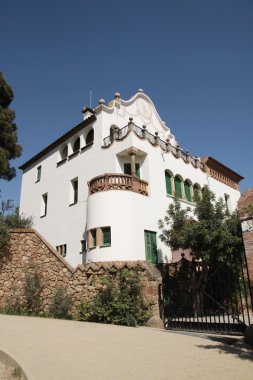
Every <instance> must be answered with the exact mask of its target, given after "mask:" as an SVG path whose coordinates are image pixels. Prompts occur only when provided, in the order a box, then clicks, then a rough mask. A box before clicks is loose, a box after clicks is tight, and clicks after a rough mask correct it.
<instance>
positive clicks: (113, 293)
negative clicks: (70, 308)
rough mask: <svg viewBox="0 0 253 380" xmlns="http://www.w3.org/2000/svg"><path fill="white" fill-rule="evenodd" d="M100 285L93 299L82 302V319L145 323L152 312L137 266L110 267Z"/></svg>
mask: <svg viewBox="0 0 253 380" xmlns="http://www.w3.org/2000/svg"><path fill="white" fill-rule="evenodd" d="M101 285H102V288H101V290H100V291H99V292H98V294H97V295H96V297H95V299H94V300H93V303H85V302H84V301H82V302H81V303H80V305H79V308H78V319H79V320H81V321H89V322H101V323H112V324H115V325H126V326H137V325H144V324H145V322H146V321H147V320H148V318H149V317H150V315H149V311H148V306H147V304H146V302H145V300H144V298H143V296H142V293H141V289H142V285H141V282H140V278H139V270H138V268H136V269H131V270H130V269H122V270H120V271H119V272H116V271H109V273H108V274H107V275H105V276H103V277H102V279H101Z"/></svg>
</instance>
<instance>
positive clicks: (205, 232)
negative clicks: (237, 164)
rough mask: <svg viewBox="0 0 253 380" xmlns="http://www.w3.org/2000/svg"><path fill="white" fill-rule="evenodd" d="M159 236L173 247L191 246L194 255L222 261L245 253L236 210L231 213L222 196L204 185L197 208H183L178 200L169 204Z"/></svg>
mask: <svg viewBox="0 0 253 380" xmlns="http://www.w3.org/2000/svg"><path fill="white" fill-rule="evenodd" d="M158 223H159V228H160V229H161V234H160V239H161V240H162V241H163V242H164V243H165V244H166V245H168V246H169V247H171V248H172V249H180V248H181V249H191V252H192V255H193V257H195V258H198V257H199V258H201V259H202V260H205V261H208V262H213V263H214V262H216V263H217V262H222V261H224V260H226V257H228V255H233V254H235V253H238V252H243V239H242V233H241V226H240V219H239V215H238V213H237V211H234V212H233V213H229V212H228V210H227V207H226V205H225V204H224V202H223V200H222V199H219V200H218V201H217V200H216V199H215V195H214V193H213V192H212V191H211V190H210V189H209V188H208V186H204V188H203V190H202V196H201V197H199V198H198V199H196V207H195V209H194V211H193V212H192V211H191V209H190V208H186V209H182V207H181V204H180V202H179V200H178V199H175V202H174V204H170V205H169V208H168V210H167V213H166V216H165V218H164V220H159V222H158Z"/></svg>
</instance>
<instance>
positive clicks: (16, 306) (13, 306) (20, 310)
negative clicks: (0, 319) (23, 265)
mask: <svg viewBox="0 0 253 380" xmlns="http://www.w3.org/2000/svg"><path fill="white" fill-rule="evenodd" d="M3 312H4V313H5V314H11V315H22V314H25V310H24V306H23V305H22V302H21V299H20V294H19V293H18V292H17V288H16V287H14V288H13V289H12V294H11V295H10V296H9V297H8V298H7V301H6V306H5V308H4V309H3Z"/></svg>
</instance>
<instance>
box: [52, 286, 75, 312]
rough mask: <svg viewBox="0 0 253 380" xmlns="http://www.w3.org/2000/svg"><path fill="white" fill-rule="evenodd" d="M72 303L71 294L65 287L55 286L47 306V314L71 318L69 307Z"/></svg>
mask: <svg viewBox="0 0 253 380" xmlns="http://www.w3.org/2000/svg"><path fill="white" fill-rule="evenodd" d="M72 305H73V301H72V298H71V295H70V294H68V293H67V290H66V288H56V290H55V292H54V295H53V298H52V301H51V304H50V306H49V316H50V317H53V318H60V319H71V314H70V309H71V307H72Z"/></svg>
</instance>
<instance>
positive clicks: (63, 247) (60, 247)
mask: <svg viewBox="0 0 253 380" xmlns="http://www.w3.org/2000/svg"><path fill="white" fill-rule="evenodd" d="M55 248H56V251H57V252H58V253H59V254H60V255H62V257H65V256H66V254H67V244H61V245H57V246H56V247H55Z"/></svg>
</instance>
